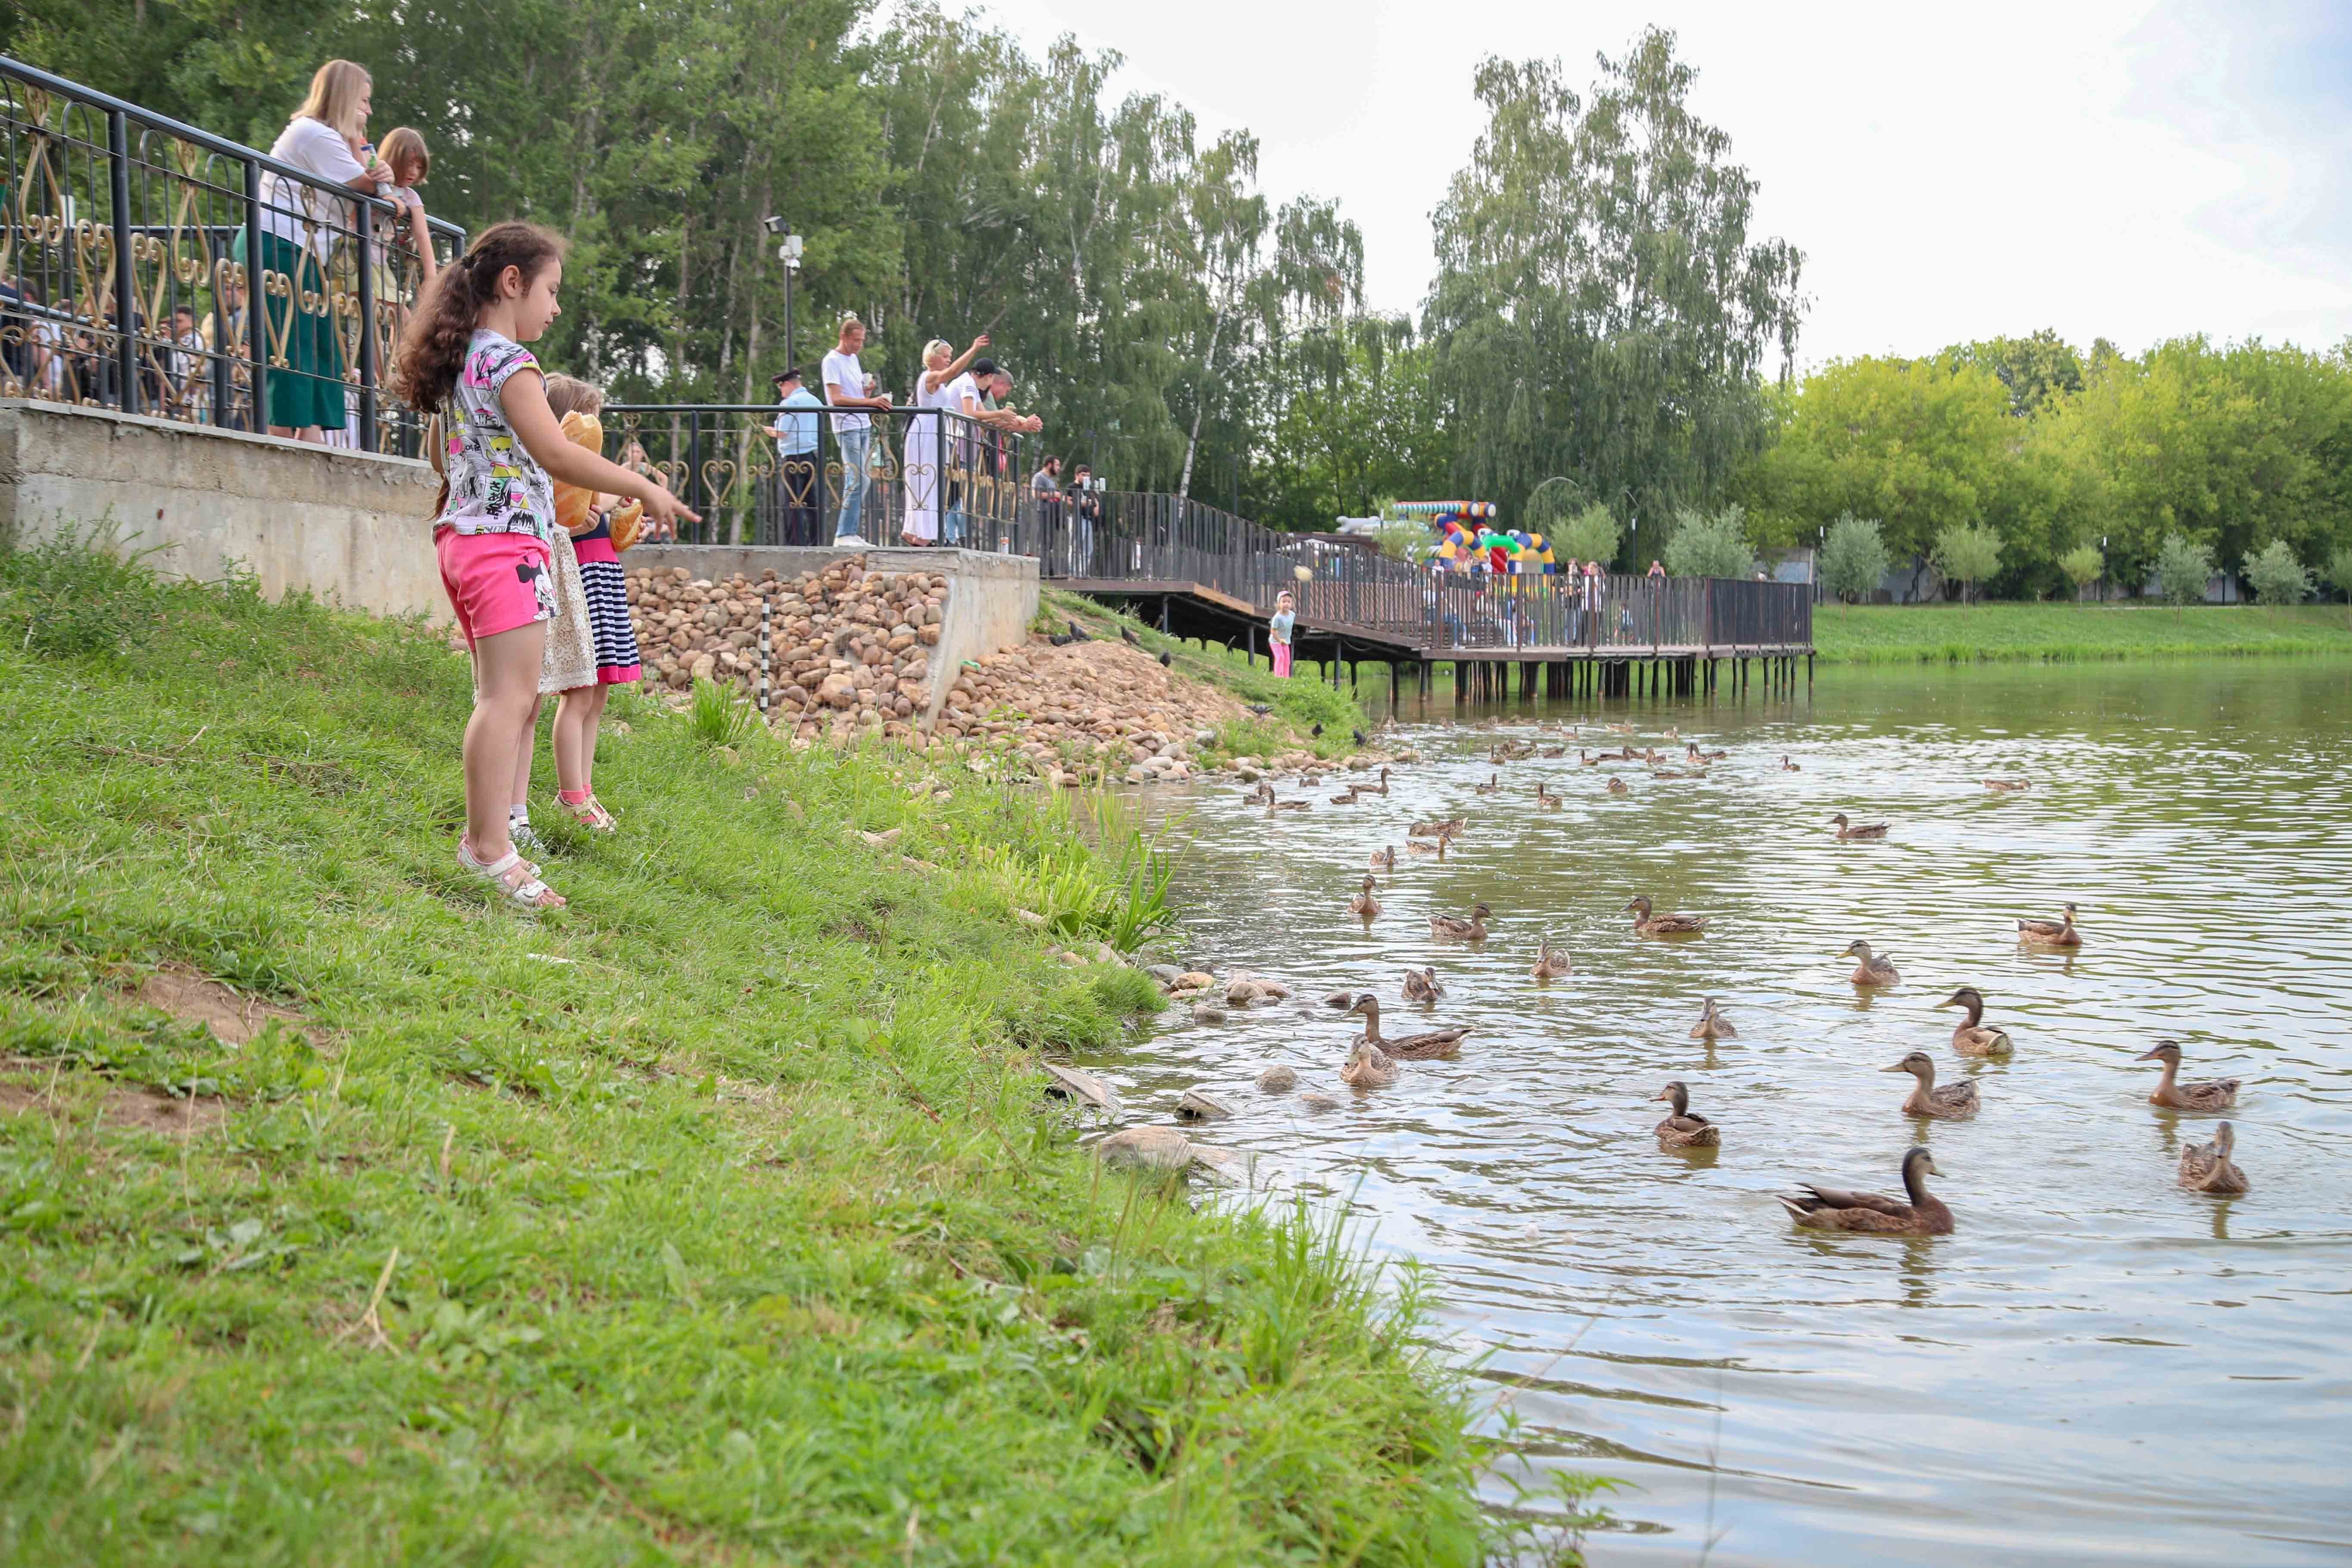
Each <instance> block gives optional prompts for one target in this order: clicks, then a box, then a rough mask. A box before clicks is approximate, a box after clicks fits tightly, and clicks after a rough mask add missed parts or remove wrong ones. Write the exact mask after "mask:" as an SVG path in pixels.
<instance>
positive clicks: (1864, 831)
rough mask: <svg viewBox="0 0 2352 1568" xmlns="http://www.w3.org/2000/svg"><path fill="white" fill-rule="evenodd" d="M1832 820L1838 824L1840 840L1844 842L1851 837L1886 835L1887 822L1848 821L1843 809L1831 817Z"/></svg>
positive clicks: (1878, 836)
mask: <svg viewBox="0 0 2352 1568" xmlns="http://www.w3.org/2000/svg"><path fill="white" fill-rule="evenodd" d="M1830 820H1831V821H1832V822H1833V823H1835V824H1837V836H1838V838H1839V840H1840V842H1843V841H1844V840H1846V839H1849V838H1884V837H1886V824H1885V823H1883V822H1848V821H1847V820H1846V816H1845V813H1844V812H1843V811H1841V812H1839V813H1838V814H1837V815H1836V816H1832V817H1831V818H1830Z"/></svg>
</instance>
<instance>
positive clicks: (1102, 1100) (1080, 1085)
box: [1038, 1062, 1118, 1115]
mask: <svg viewBox="0 0 2352 1568" xmlns="http://www.w3.org/2000/svg"><path fill="white" fill-rule="evenodd" d="M1038 1065H1040V1066H1041V1067H1043V1068H1045V1080H1046V1081H1045V1092H1046V1093H1047V1094H1057V1095H1060V1096H1061V1097H1062V1098H1064V1099H1065V1100H1081V1101H1083V1102H1085V1103H1086V1104H1087V1105H1091V1106H1093V1107H1094V1108H1095V1109H1096V1110H1107V1111H1109V1112H1110V1113H1111V1114H1113V1115H1117V1114H1118V1095H1117V1094H1116V1093H1114V1092H1113V1091H1112V1089H1111V1087H1110V1085H1108V1084H1107V1083H1105V1082H1103V1080H1102V1079H1098V1078H1097V1077H1096V1076H1095V1075H1094V1074H1092V1073H1090V1072H1080V1071H1079V1070H1078V1069H1077V1068H1065V1067H1055V1065H1054V1064H1053V1063H1052V1062H1042V1063H1040V1064H1038Z"/></svg>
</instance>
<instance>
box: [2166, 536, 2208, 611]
mask: <svg viewBox="0 0 2352 1568" xmlns="http://www.w3.org/2000/svg"><path fill="white" fill-rule="evenodd" d="M2212 580H2213V552H2212V551H2210V550H2209V549H2207V548H2206V547H2205V546H2204V545H2202V544H2200V543H2198V542H2196V541H2194V540H2192V539H2190V538H2189V537H2188V536H2187V535H2186V534H2181V533H2168V534H2166V535H2165V536H2164V542H2163V543H2162V544H2161V545H2159V546H2158V547H2157V552H2156V588H2157V592H2158V593H2159V594H2161V595H2164V602H2165V603H2166V604H2168V605H2171V606H2172V607H2173V608H2174V610H2176V611H2178V610H2179V608H2180V606H2182V605H2193V604H2197V603H2199V602H2200V601H2201V600H2202V599H2203V598H2204V597H2205V589H2206V585H2207V584H2210V583H2211V582H2212Z"/></svg>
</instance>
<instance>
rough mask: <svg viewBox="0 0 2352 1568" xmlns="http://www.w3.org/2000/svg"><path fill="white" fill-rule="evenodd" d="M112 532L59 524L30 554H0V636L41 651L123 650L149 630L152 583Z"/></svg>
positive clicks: (101, 527) (152, 608)
mask: <svg viewBox="0 0 2352 1568" xmlns="http://www.w3.org/2000/svg"><path fill="white" fill-rule="evenodd" d="M111 534H112V530H111V528H110V526H109V525H107V524H105V523H100V524H98V525H97V526H95V527H92V528H90V529H89V530H87V531H85V530H83V529H81V528H80V527H79V526H77V525H75V524H72V523H64V524H61V525H59V526H58V528H56V529H55V530H54V531H51V532H50V533H49V534H48V536H47V538H45V539H44V540H42V541H41V542H39V543H37V544H35V545H34V546H33V547H32V548H31V549H29V550H20V551H5V552H0V637H5V638H6V639H7V641H8V642H9V643H10V644H12V645H13V646H15V647H17V648H20V649H22V650H25V651H26V652H30V653H43V654H66V655H79V654H96V653H110V654H121V653H128V652H130V651H131V649H132V648H134V647H138V646H139V644H140V643H141V642H142V641H143V640H145V638H146V637H147V636H148V634H149V633H151V632H152V631H153V630H154V627H155V617H156V614H157V609H158V605H157V601H156V598H155V595H154V592H153V581H152V578H151V577H150V576H149V574H148V573H147V572H146V571H145V570H144V569H143V568H142V566H141V564H140V561H139V557H137V556H135V555H133V556H130V557H127V558H126V557H125V556H123V555H122V554H121V553H119V552H117V551H116V550H114V549H113V547H112V545H111Z"/></svg>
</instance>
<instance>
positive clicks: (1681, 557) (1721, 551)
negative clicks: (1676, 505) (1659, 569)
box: [1665, 505, 1756, 577]
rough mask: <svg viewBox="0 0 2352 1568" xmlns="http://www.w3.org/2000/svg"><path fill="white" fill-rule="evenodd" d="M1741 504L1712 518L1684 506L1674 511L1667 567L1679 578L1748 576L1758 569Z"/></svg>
mask: <svg viewBox="0 0 2352 1568" xmlns="http://www.w3.org/2000/svg"><path fill="white" fill-rule="evenodd" d="M1746 519H1747V514H1746V513H1745V512H1743V511H1742V510H1740V509H1739V507H1738V506H1737V505H1732V506H1727V507H1726V508H1724V509H1723V510H1721V511H1719V512H1717V513H1716V514H1715V515H1714V516H1712V517H1710V516H1708V515H1707V514H1706V513H1705V512H1703V511H1696V510H1692V509H1691V508H1688V507H1685V508H1682V509H1681V510H1677V511H1676V512H1675V536H1674V537H1673V538H1672V539H1669V540H1668V541H1666V555H1665V561H1666V570H1667V571H1669V572H1671V573H1673V574H1675V576H1677V577H1745V576H1747V575H1748V574H1750V573H1752V572H1754V571H1755V570H1756V552H1754V551H1753V550H1751V549H1749V548H1748V536H1747V533H1746V531H1745V529H1744V527H1743V524H1744V523H1745V521H1746Z"/></svg>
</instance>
